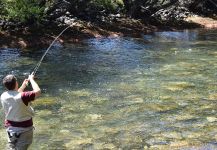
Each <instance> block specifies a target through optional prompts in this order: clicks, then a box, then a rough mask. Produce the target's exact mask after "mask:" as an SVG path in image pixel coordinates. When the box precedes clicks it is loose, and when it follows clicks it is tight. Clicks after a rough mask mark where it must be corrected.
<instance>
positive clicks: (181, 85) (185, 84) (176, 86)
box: [162, 82, 195, 91]
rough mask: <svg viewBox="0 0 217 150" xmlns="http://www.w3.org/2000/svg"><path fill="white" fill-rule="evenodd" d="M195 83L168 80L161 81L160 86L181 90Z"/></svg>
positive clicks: (171, 89)
mask: <svg viewBox="0 0 217 150" xmlns="http://www.w3.org/2000/svg"><path fill="white" fill-rule="evenodd" d="M194 86H195V85H194V84H193V83H189V82H168V83H163V84H162V88H165V89H167V90H170V91H181V90H184V89H186V88H192V87H194Z"/></svg>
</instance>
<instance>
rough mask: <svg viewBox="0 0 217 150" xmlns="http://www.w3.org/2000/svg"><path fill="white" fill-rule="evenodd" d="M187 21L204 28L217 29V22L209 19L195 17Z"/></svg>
mask: <svg viewBox="0 0 217 150" xmlns="http://www.w3.org/2000/svg"><path fill="white" fill-rule="evenodd" d="M186 21H187V22H193V23H196V24H199V25H201V26H202V27H204V28H217V20H215V19H212V18H208V17H200V16H196V15H195V16H190V17H188V18H186Z"/></svg>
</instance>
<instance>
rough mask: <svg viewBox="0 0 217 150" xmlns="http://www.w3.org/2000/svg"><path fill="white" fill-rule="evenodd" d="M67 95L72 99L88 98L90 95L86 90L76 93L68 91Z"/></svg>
mask: <svg viewBox="0 0 217 150" xmlns="http://www.w3.org/2000/svg"><path fill="white" fill-rule="evenodd" d="M67 95H68V96H72V97H90V96H91V95H92V93H91V92H90V91H88V90H85V89H83V90H77V91H69V92H68V93H67Z"/></svg>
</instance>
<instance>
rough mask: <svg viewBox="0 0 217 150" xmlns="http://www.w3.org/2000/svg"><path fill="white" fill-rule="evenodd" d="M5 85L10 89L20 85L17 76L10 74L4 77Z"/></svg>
mask: <svg viewBox="0 0 217 150" xmlns="http://www.w3.org/2000/svg"><path fill="white" fill-rule="evenodd" d="M3 85H4V86H5V87H6V88H7V89H8V90H15V89H16V88H17V87H18V83H17V78H16V77H15V76H14V75H11V74H9V75H7V76H6V77H4V79H3Z"/></svg>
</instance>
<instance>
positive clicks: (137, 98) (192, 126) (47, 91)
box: [0, 30, 217, 150]
mask: <svg viewBox="0 0 217 150" xmlns="http://www.w3.org/2000/svg"><path fill="white" fill-rule="evenodd" d="M216 33H217V31H216V30H195V31H189V30H187V31H182V32H156V33H153V34H150V35H144V38H143V39H133V38H117V39H90V40H86V41H84V42H83V43H82V44H66V45H64V47H59V46H58V47H55V48H53V49H52V50H51V51H49V53H48V55H47V56H46V58H45V59H44V61H43V63H42V65H41V67H40V68H39V71H38V72H37V77H38V79H37V80H38V82H39V84H40V86H41V87H42V89H43V96H42V97H41V98H40V99H38V100H37V101H35V102H34V104H33V105H34V108H35V110H36V116H35V118H34V121H35V126H36V130H35V137H34V143H33V144H32V147H31V149H32V150H38V149H68V150H71V149H187V150H191V149H217V145H216V140H217V128H216V127H217V117H216V110H217V105H216V103H217V92H216V91H217V82H216V80H217V79H216V76H217V73H216V70H217V59H216V58H217V51H216V46H217V42H216V41H217V40H216V39H217V36H216V35H217V34H216ZM44 51H45V50H40V51H33V52H31V53H30V52H29V51H23V52H19V51H16V52H15V51H14V50H12V52H11V50H10V49H7V50H6V49H5V50H1V54H0V55H1V56H6V57H7V59H4V58H1V59H0V60H1V62H0V65H1V68H2V70H1V71H0V72H1V77H3V75H5V74H6V73H9V72H10V73H11V72H12V71H13V73H15V74H16V75H18V76H19V79H20V80H21V79H23V78H24V77H25V76H26V74H27V73H28V72H31V69H32V68H34V66H35V64H36V63H37V61H38V60H39V59H40V57H41V56H42V55H43V52H44ZM9 58H10V59H13V60H14V61H12V60H10V61H9V60H8V59H9ZM2 90H3V89H2V88H1V91H2ZM0 117H1V118H2V119H3V116H2V114H1V115H0ZM0 134H1V138H2V139H1V141H3V142H1V144H0V148H2V147H3V146H4V144H5V142H6V139H5V136H4V135H5V133H4V129H3V127H1V130H0Z"/></svg>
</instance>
